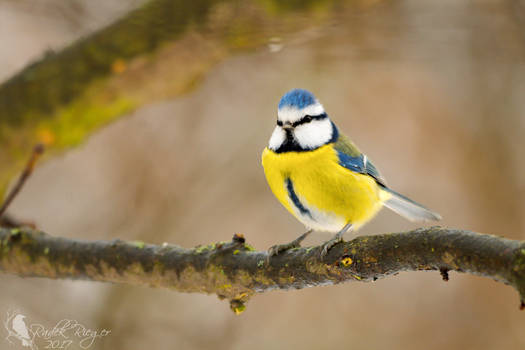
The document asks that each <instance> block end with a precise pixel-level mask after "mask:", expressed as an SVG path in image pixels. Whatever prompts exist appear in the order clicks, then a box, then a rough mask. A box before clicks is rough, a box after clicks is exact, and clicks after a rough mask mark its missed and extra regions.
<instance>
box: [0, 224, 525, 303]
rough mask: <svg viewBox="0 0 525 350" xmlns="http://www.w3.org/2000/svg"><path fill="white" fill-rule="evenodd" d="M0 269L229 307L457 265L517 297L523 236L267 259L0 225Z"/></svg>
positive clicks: (419, 235)
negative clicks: (157, 290) (182, 295)
mask: <svg viewBox="0 0 525 350" xmlns="http://www.w3.org/2000/svg"><path fill="white" fill-rule="evenodd" d="M0 243H1V245H0V271H3V272H6V273H12V274H17V275H19V276H38V277H48V278H71V279H88V280H93V281H105V282H116V283H129V284H136V285H148V286H152V287H165V288H171V289H176V290H179V291H183V292H198V293H213V294H217V295H218V296H219V297H220V298H226V299H229V300H230V303H231V307H232V309H233V310H234V311H235V312H236V313H240V312H241V311H242V310H243V309H244V303H245V302H246V301H247V300H248V299H249V298H250V297H251V296H253V295H254V294H255V293H262V292H266V291H269V290H273V289H300V288H306V287H312V286H316V285H325V284H337V283H342V282H347V281H360V282H369V281H375V280H376V279H378V278H382V277H386V276H391V275H394V274H396V273H398V272H400V271H416V270H435V271H440V272H441V274H442V276H443V277H444V276H445V273H444V271H447V274H446V276H448V271H458V272H465V273H471V274H476V275H481V276H486V277H489V278H493V279H495V280H497V281H500V282H503V283H505V284H508V285H511V286H513V287H514V288H515V289H516V290H517V291H518V292H519V293H520V297H521V302H522V303H523V302H524V301H525V242H520V241H513V240H508V239H504V238H500V237H496V236H492V235H485V234H479V233H474V232H469V231H463V230H453V229H445V228H439V227H431V228H423V229H418V230H414V231H410V232H404V233H390V234H381V235H374V236H360V237H357V238H355V239H353V240H351V241H349V242H342V243H339V244H337V245H335V246H334V247H333V248H332V249H331V250H330V252H329V253H328V255H326V256H325V257H324V258H320V254H319V252H320V249H321V248H320V247H310V248H294V249H291V250H289V251H286V252H284V253H282V254H279V255H277V256H275V257H272V258H271V259H270V260H269V262H267V253H266V252H265V251H263V252H257V251H254V250H253V249H252V248H250V247H249V246H247V245H246V244H245V243H244V237H242V236H239V235H237V236H235V237H234V239H233V240H232V241H230V242H222V243H216V244H211V245H208V246H200V247H196V248H194V249H184V248H181V247H177V246H174V245H162V246H156V245H149V244H144V243H143V242H124V241H120V240H117V241H113V242H106V241H91V242H89V241H81V240H73V239H66V238H58V237H51V236H49V235H47V234H45V233H42V232H38V231H34V230H31V229H29V228H23V229H14V230H8V229H1V228H0Z"/></svg>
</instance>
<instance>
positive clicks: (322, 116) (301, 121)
mask: <svg viewBox="0 0 525 350" xmlns="http://www.w3.org/2000/svg"><path fill="white" fill-rule="evenodd" d="M327 117H328V116H327V115H326V113H323V114H319V115H305V116H304V117H302V118H301V119H299V120H298V121H296V122H295V123H292V126H293V127H294V128H295V127H296V126H299V125H301V124H306V123H309V122H311V121H312V120H322V119H325V118H327Z"/></svg>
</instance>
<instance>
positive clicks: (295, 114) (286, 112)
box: [277, 102, 324, 123]
mask: <svg viewBox="0 0 525 350" xmlns="http://www.w3.org/2000/svg"><path fill="white" fill-rule="evenodd" d="M323 113H324V108H323V105H322V104H320V103H319V102H317V103H314V104H313V105H309V106H307V107H305V108H301V109H297V108H294V107H284V108H281V109H279V110H278V111H277V117H278V119H279V120H280V121H282V122H283V123H286V122H288V123H295V122H296V121H298V120H300V119H301V118H302V117H304V116H305V115H312V116H313V115H319V114H323Z"/></svg>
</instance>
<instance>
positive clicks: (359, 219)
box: [262, 89, 441, 256]
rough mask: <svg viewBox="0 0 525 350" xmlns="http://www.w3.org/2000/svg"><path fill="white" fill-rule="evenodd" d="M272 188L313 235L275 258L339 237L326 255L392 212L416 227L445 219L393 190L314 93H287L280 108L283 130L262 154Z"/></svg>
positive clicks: (276, 131)
mask: <svg viewBox="0 0 525 350" xmlns="http://www.w3.org/2000/svg"><path fill="white" fill-rule="evenodd" d="M262 165H263V167H264V173H265V175H266V180H267V181H268V185H269V186H270V189H271V190H272V192H273V194H274V195H275V197H277V199H278V200H279V201H280V202H281V204H282V205H283V206H284V207H285V208H286V209H287V210H288V211H289V212H290V213H291V214H292V215H293V216H295V217H296V218H297V219H298V220H299V221H300V222H301V223H303V224H304V225H305V226H306V227H307V229H308V231H307V232H306V233H304V234H302V235H301V236H299V237H298V238H297V239H296V240H294V241H292V242H290V243H288V244H282V245H277V246H274V247H272V248H270V250H269V254H270V256H271V255H275V254H278V253H279V252H281V251H284V250H286V249H289V248H292V247H298V246H299V245H300V243H301V241H302V240H303V239H304V238H305V237H306V236H307V235H308V234H309V233H310V232H311V231H312V230H319V231H327V232H335V233H336V234H335V236H334V237H333V238H332V239H330V240H329V241H327V242H325V243H324V244H323V247H322V250H321V255H322V256H324V255H326V254H327V252H328V251H329V249H330V248H331V247H333V246H334V245H335V244H336V243H338V242H340V241H342V237H343V234H344V233H345V232H346V231H348V230H357V229H358V228H359V227H361V226H362V225H364V224H365V223H366V222H367V221H368V220H370V219H372V218H373V217H374V216H375V215H376V214H377V213H378V211H379V210H380V209H381V208H382V207H383V206H386V207H387V208H389V209H391V210H393V211H394V212H396V213H397V214H399V215H401V216H403V217H405V218H407V219H408V220H411V221H429V220H439V219H440V218H441V217H440V215H439V214H437V213H435V212H433V211H431V210H429V209H427V208H425V207H424V206H422V205H420V204H418V203H416V202H414V201H413V200H411V199H409V198H407V197H405V196H403V195H401V194H399V193H397V192H395V191H393V190H391V189H390V188H388V187H387V185H386V182H385V179H384V178H383V176H381V174H380V173H379V171H378V169H377V168H376V167H375V166H374V164H373V163H372V162H371V161H370V159H369V158H368V157H367V156H366V155H364V154H363V153H361V151H359V149H358V148H357V147H356V146H355V145H354V144H353V143H352V141H350V139H349V138H348V137H346V136H344V135H343V134H341V133H340V132H339V129H338V128H337V127H336V126H335V124H334V123H333V122H332V121H331V120H330V118H329V117H328V115H327V114H326V112H325V110H324V108H323V106H322V105H321V104H320V103H319V101H318V100H317V99H316V98H315V97H314V95H313V94H312V93H310V92H309V91H306V90H302V89H295V90H291V91H289V92H287V93H286V94H285V95H284V96H283V97H282V98H281V101H280V102H279V106H278V111H277V125H276V127H275V129H274V130H273V133H272V136H271V137H270V141H269V144H268V147H267V148H265V149H264V151H263V153H262Z"/></svg>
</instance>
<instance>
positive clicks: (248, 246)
mask: <svg viewBox="0 0 525 350" xmlns="http://www.w3.org/2000/svg"><path fill="white" fill-rule="evenodd" d="M244 248H245V249H246V250H247V251H249V252H254V251H255V248H254V247H252V246H251V245H249V244H248V243H244Z"/></svg>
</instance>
